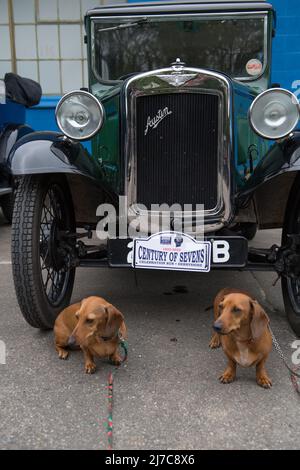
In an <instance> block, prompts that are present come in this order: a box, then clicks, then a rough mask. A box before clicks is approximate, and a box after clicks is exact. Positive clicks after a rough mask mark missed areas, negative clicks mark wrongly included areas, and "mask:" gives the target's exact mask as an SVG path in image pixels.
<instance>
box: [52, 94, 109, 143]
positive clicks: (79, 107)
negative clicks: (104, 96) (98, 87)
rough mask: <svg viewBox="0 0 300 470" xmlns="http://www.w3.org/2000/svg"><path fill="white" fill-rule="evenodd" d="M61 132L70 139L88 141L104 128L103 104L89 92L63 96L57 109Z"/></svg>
mask: <svg viewBox="0 0 300 470" xmlns="http://www.w3.org/2000/svg"><path fill="white" fill-rule="evenodd" d="M56 121H57V125H58V127H59V128H60V130H61V131H62V132H63V133H64V134H65V135H66V136H67V137H69V138H70V139H73V140H88V139H90V138H91V137H93V136H94V135H95V134H96V133H97V132H98V131H99V130H100V129H101V127H102V125H103V121H104V109H103V106H102V104H101V103H100V102H99V101H98V100H97V98H95V97H94V96H93V95H91V94H90V93H88V92H87V91H73V92H71V93H68V94H67V95H65V96H63V97H62V99H61V100H60V102H59V103H58V105H57V108H56Z"/></svg>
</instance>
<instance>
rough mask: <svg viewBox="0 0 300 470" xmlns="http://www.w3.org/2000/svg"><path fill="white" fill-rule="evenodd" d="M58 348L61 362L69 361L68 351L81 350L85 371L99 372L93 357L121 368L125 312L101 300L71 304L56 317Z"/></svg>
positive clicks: (86, 300) (99, 298)
mask: <svg viewBox="0 0 300 470" xmlns="http://www.w3.org/2000/svg"><path fill="white" fill-rule="evenodd" d="M54 335H55V349H56V351H57V353H58V356H59V357H60V359H67V357H68V355H69V351H68V348H74V347H80V348H81V349H82V351H83V354H84V360H85V371H86V373H87V374H93V373H94V372H95V370H96V364H95V361H94V357H95V356H98V357H108V358H109V359H110V360H111V361H112V362H113V363H114V364H115V365H120V363H121V358H120V356H119V353H118V346H119V342H120V337H122V338H123V339H126V338H127V328H126V325H125V322H124V317H123V315H122V313H121V312H120V311H119V310H118V309H117V308H116V307H114V306H113V305H111V304H110V303H108V302H107V301H106V300H104V299H102V298H101V297H88V298H86V299H84V300H82V301H81V302H79V303H77V304H73V305H70V306H69V307H67V308H66V309H65V310H63V311H62V312H61V313H60V315H59V316H58V317H57V319H56V322H55V325H54Z"/></svg>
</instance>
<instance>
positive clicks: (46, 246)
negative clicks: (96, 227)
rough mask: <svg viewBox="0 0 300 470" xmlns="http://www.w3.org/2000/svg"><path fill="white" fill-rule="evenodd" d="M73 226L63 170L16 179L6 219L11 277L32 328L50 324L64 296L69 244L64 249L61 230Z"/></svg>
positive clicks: (69, 278) (71, 271)
mask: <svg viewBox="0 0 300 470" xmlns="http://www.w3.org/2000/svg"><path fill="white" fill-rule="evenodd" d="M75 228H76V227H75V219H74V210H73V204H72V199H71V195H70V192H69V188H68V184H67V181H66V179H65V178H64V177H63V176H49V175H46V176H28V177H25V178H24V179H22V180H21V181H20V183H19V184H18V188H17V190H16V192H15V204H14V214H13V221H12V266H13V278H14V283H15V289H16V294H17V299H18V302H19V305H20V309H21V312H22V314H23V316H24V318H25V320H26V321H27V322H28V323H29V324H30V325H31V326H33V327H35V328H42V329H48V328H52V327H53V324H54V322H55V319H56V317H57V315H58V313H59V312H60V311H61V310H63V309H64V308H65V307H66V306H67V305H68V304H69V302H70V298H71V295H72V290H73V284H74V277H75V268H70V256H71V255H70V253H71V252H72V246H70V245H68V248H69V249H66V243H64V242H63V241H62V238H61V234H62V233H65V232H66V231H70V232H74V231H75ZM68 244H69V242H68ZM70 248H71V249H70Z"/></svg>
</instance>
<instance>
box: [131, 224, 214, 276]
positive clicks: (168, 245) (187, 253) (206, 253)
mask: <svg viewBox="0 0 300 470" xmlns="http://www.w3.org/2000/svg"><path fill="white" fill-rule="evenodd" d="M210 265H211V243H210V242H208V241H197V240H195V239H194V238H192V237H190V236H189V235H185V234H183V233H174V232H161V233H156V234H155V235H152V236H151V237H149V238H136V239H135V240H134V250H133V262H132V266H133V267H134V268H142V269H166V270H168V271H171V270H173V271H198V272H209V271H210Z"/></svg>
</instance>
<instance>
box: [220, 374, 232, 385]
mask: <svg viewBox="0 0 300 470" xmlns="http://www.w3.org/2000/svg"><path fill="white" fill-rule="evenodd" d="M234 379H235V374H234V373H233V372H228V371H225V372H224V374H222V375H221V376H220V377H219V380H220V382H221V383H222V384H230V383H231V382H233V381H234Z"/></svg>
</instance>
